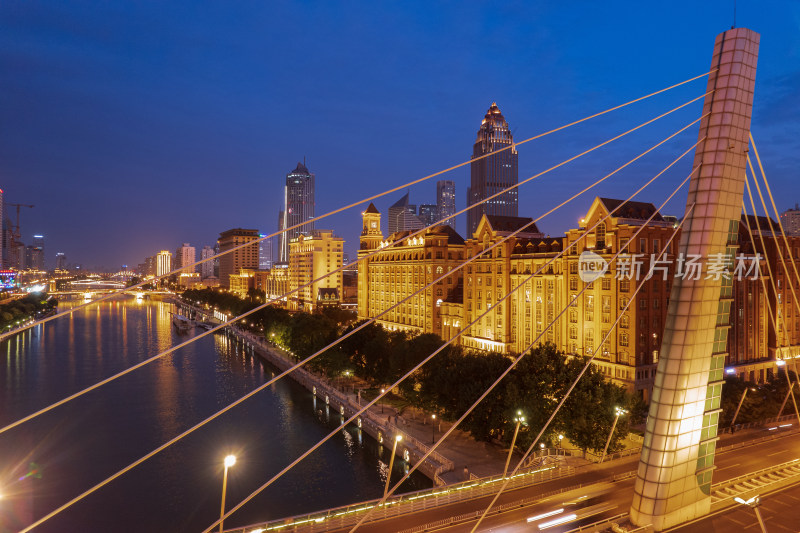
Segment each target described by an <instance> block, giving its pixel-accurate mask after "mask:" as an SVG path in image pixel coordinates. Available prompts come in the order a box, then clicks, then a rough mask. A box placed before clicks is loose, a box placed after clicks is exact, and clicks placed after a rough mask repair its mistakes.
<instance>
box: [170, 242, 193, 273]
mask: <svg viewBox="0 0 800 533" xmlns="http://www.w3.org/2000/svg"><path fill="white" fill-rule="evenodd" d="M195 257H196V256H195V250H194V246H190V245H189V243H188V242H185V243H183V246H179V247H178V249H177V250H175V265H174V266H173V268H180V269H181V273H182V274H191V273H192V272H194V271H195V268H194V267H193V266H187V265H191V264H192V263H194V262H195V261H197V259H195Z"/></svg>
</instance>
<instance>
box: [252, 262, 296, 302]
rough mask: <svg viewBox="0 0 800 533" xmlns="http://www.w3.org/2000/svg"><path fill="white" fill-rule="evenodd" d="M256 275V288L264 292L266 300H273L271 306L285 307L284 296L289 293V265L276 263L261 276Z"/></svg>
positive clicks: (259, 274) (285, 298)
mask: <svg viewBox="0 0 800 533" xmlns="http://www.w3.org/2000/svg"><path fill="white" fill-rule="evenodd" d="M256 274H257V277H256V279H255V283H256V286H257V288H259V286H260V290H263V291H264V294H265V295H266V298H267V300H274V302H273V305H278V304H280V305H285V304H286V300H287V297H286V296H284V295H285V294H286V293H288V292H289V265H287V264H286V263H276V264H274V265H273V266H272V268H271V269H269V270H267V271H266V272H264V273H263V274H261V273H258V272H257V273H256ZM262 276H263V277H262Z"/></svg>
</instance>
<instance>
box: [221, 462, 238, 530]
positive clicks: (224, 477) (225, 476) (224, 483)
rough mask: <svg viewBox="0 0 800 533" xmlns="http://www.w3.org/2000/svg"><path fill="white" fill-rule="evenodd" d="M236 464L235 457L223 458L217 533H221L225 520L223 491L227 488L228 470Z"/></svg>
mask: <svg viewBox="0 0 800 533" xmlns="http://www.w3.org/2000/svg"><path fill="white" fill-rule="evenodd" d="M235 464H236V456H235V455H228V456H226V457H225V471H224V473H223V474H222V504H221V506H220V511H219V533H222V521H223V520H224V519H225V489H226V488H227V487H228V468H230V467H232V466H233V465H235Z"/></svg>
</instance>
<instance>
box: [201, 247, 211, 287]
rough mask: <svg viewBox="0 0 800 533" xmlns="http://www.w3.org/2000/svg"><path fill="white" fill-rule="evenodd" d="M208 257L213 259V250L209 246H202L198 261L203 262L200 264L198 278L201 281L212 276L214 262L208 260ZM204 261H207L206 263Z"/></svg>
mask: <svg viewBox="0 0 800 533" xmlns="http://www.w3.org/2000/svg"><path fill="white" fill-rule="evenodd" d="M210 257H214V249H213V248H212V247H211V246H203V249H202V250H200V259H202V260H203V262H202V263H200V277H201V278H203V279H206V278H210V277H212V276H213V275H214V260H213V259H209V258H210ZM206 259H209V260H208V261H206Z"/></svg>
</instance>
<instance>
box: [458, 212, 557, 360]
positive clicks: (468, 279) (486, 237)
mask: <svg viewBox="0 0 800 533" xmlns="http://www.w3.org/2000/svg"><path fill="white" fill-rule="evenodd" d="M523 228H524V229H523ZM517 230H521V231H520V232H519V233H518V234H517V235H516V236H515V237H514V238H511V239H508V240H506V241H505V242H503V243H501V244H499V245H498V246H497V247H496V248H494V249H493V250H492V251H491V252H489V253H486V254H484V255H481V256H480V257H478V258H477V259H475V260H474V261H473V262H472V263H470V264H469V265H467V267H466V272H465V273H464V297H463V302H464V303H463V318H464V324H469V323H471V322H472V321H473V320H474V319H476V318H477V317H478V316H479V315H480V314H482V313H483V312H485V311H486V310H489V309H490V308H491V307H492V306H493V305H494V304H495V303H497V302H498V301H499V300H500V298H501V297H502V296H503V295H504V294H506V293H507V292H508V291H509V290H510V289H511V288H512V287H511V254H512V252H513V251H514V248H515V245H516V244H517V241H522V240H526V239H538V238H541V237H542V234H541V233H539V230H538V228H537V227H536V224H534V223H533V219H531V218H521V217H509V216H495V215H483V216H482V217H481V219H480V221H479V223H478V227H477V229H476V230H475V232H474V233H473V236H472V238H470V239H467V241H466V244H465V248H466V257H468V258H469V257H475V256H477V255H478V254H479V253H480V252H481V251H482V250H485V249H486V248H488V247H489V246H492V245H494V244H496V243H498V242H499V241H501V240H502V239H503V238H504V237H507V236H508V235H510V234H511V233H513V232H515V231H517ZM511 332H512V328H511V298H507V299H505V300H504V301H502V302H500V303H499V304H498V305H496V306H495V307H494V308H493V309H491V310H490V311H489V313H488V314H487V315H486V316H484V317H483V318H481V319H480V321H478V322H477V323H475V324H473V325H472V326H471V327H470V328H469V330H468V331H466V332H464V334H463V335H462V336H461V344H463V345H464V346H466V347H468V348H475V349H479V350H487V351H496V352H501V353H508V352H510V351H512V347H513V345H514V339H513V338H512V337H511Z"/></svg>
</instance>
